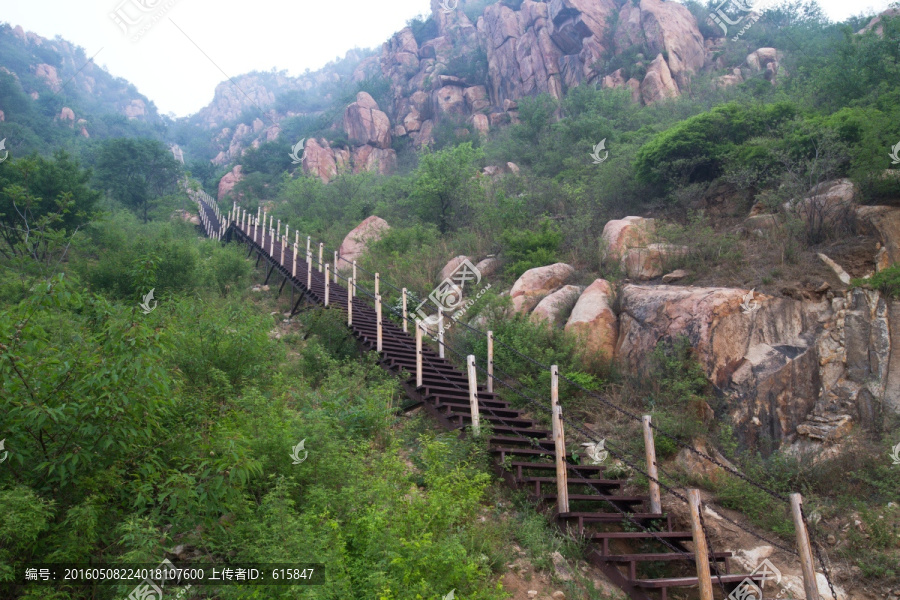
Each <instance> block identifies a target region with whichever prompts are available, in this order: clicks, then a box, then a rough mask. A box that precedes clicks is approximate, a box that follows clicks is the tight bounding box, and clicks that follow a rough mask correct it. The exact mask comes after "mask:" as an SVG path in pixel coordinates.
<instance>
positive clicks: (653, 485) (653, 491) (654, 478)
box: [643, 415, 662, 514]
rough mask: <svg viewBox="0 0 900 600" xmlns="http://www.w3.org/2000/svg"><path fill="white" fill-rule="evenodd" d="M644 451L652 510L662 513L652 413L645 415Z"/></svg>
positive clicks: (655, 512) (654, 512)
mask: <svg viewBox="0 0 900 600" xmlns="http://www.w3.org/2000/svg"><path fill="white" fill-rule="evenodd" d="M643 421H644V452H645V454H646V457H647V475H649V476H650V512H652V513H653V514H660V513H662V501H661V499H660V495H659V483H658V481H659V473H658V472H657V469H656V444H655V443H654V441H653V428H652V427H650V415H644V420H643Z"/></svg>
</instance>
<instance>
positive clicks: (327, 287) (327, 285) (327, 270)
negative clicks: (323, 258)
mask: <svg viewBox="0 0 900 600" xmlns="http://www.w3.org/2000/svg"><path fill="white" fill-rule="evenodd" d="M330 292H331V265H325V306H328V295H329V293H330Z"/></svg>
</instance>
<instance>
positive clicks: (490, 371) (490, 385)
mask: <svg viewBox="0 0 900 600" xmlns="http://www.w3.org/2000/svg"><path fill="white" fill-rule="evenodd" d="M487 391H488V393H493V392H494V332H493V331H488V333H487Z"/></svg>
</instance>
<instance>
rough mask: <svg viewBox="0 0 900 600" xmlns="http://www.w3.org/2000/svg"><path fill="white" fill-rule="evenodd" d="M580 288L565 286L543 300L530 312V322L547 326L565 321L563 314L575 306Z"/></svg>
mask: <svg viewBox="0 0 900 600" xmlns="http://www.w3.org/2000/svg"><path fill="white" fill-rule="evenodd" d="M579 295H581V288H580V287H578V286H576V285H565V286H563V287H561V288H559V289H558V290H556V291H555V292H553V293H552V294H550V295H549V296H547V297H546V298H544V299H543V300H541V301H540V302H539V303H538V305H537V306H536V307H535V308H534V310H533V311H532V312H531V317H530V318H531V320H532V321H534V322H536V323H547V324H549V325H556V324H561V323H562V321H564V320H565V316H566V315H565V312H566V311H567V310H569V308H570V307H571V306H572V305H573V304H575V301H576V300H578V296H579Z"/></svg>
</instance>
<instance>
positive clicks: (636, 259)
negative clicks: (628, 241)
mask: <svg viewBox="0 0 900 600" xmlns="http://www.w3.org/2000/svg"><path fill="white" fill-rule="evenodd" d="M687 252H688V249H687V248H686V247H685V246H675V245H673V244H648V245H647V247H645V248H629V249H628V250H627V251H626V252H625V256H624V257H623V258H622V267H623V268H624V269H625V273H626V274H627V275H628V277H630V278H631V279H638V280H640V281H647V280H649V279H655V278H657V277H661V276H662V274H663V273H665V272H666V271H667V270H668V269H669V267H670V263H671V261H672V260H673V259H675V258H677V257H680V256H684V255H685V254H687Z"/></svg>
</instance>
